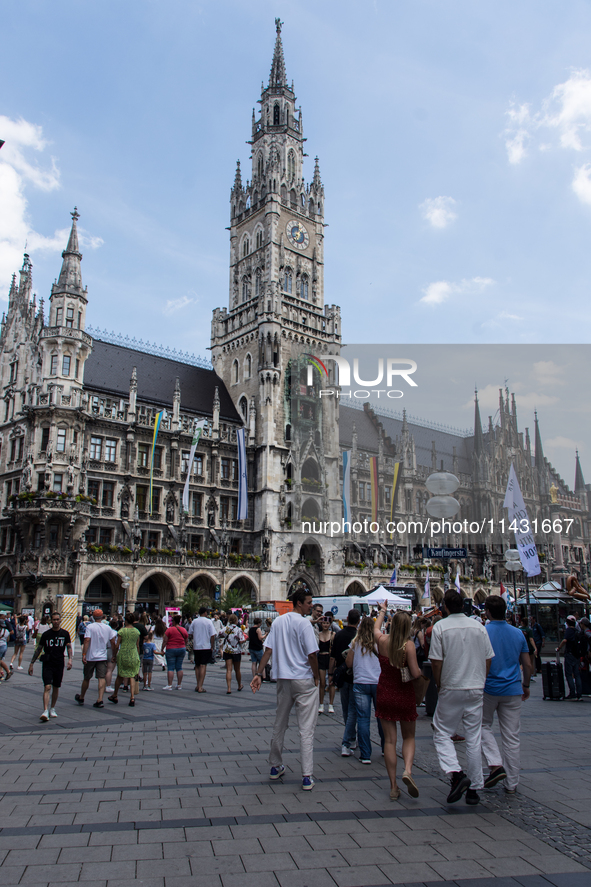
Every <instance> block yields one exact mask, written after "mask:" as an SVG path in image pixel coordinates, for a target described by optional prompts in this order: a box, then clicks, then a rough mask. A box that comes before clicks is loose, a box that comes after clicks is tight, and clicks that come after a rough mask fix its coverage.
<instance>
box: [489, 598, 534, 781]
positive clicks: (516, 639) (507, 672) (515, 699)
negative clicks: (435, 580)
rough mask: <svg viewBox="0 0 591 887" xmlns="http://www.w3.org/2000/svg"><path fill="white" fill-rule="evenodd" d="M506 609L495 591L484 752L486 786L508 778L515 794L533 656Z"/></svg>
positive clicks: (492, 606)
mask: <svg viewBox="0 0 591 887" xmlns="http://www.w3.org/2000/svg"><path fill="white" fill-rule="evenodd" d="M506 609H507V605H506V604H505V601H504V600H503V598H502V597H499V595H496V594H492V595H490V597H488V598H487V599H486V603H485V612H486V616H487V619H489V620H490V622H488V623H487V626H486V630H487V632H488V636H489V638H490V642H491V644H492V647H493V650H494V651H495V656H494V659H493V660H492V663H491V667H490V671H489V673H488V676H487V679H486V684H485V685H484V698H483V711H482V751H483V753H484V756H485V758H486V760H487V763H488V766H489V768H490V772H489V775H488V777H487V778H486V779H485V780H484V787H485V788H492V787H493V786H494V785H497V783H498V782H500V781H501V780H502V779H505V780H506V782H505V785H504V788H505V791H506V792H507V793H508V794H511V795H512V794H515V791H516V789H517V784H518V782H519V769H520V738H519V731H520V726H521V703H522V702H525V700H526V699H528V698H529V682H530V678H531V659H530V655H529V649H528V645H527V640H526V638H525V636H524V634H523V632H521V631H520V630H519V629H518V628H514V627H513V626H512V625H509V624H508V623H507V622H506V620H505V611H506ZM521 669H523V676H522V674H521ZM495 712H496V713H497V718H498V720H499V729H500V731H501V744H502V746H503V754H502V756H501V753H500V751H499V747H498V745H497V742H496V739H495V737H494V736H493V732H492V723H493V718H494V715H495Z"/></svg>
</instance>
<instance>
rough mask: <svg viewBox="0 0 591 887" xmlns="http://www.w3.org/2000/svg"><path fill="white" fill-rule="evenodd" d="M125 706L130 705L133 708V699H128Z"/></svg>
mask: <svg viewBox="0 0 591 887" xmlns="http://www.w3.org/2000/svg"><path fill="white" fill-rule="evenodd" d="M127 704H128V705H131V707H132V708H133V706H134V705H135V699H130V700H129V702H128V703H127Z"/></svg>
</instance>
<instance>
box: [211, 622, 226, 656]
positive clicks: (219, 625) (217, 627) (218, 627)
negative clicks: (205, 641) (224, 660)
mask: <svg viewBox="0 0 591 887" xmlns="http://www.w3.org/2000/svg"><path fill="white" fill-rule="evenodd" d="M211 624H212V625H213V629H214V631H215V636H216V640H215V641H214V645H213V651H214V656H215V655H216V653H217V658H218V659H220V658H221V656H222V638H220V635H221V633H222V632H223V630H224V623H223V622H222V620H221V619H220V615H219V613H216V614H215V615H214V617H213V619H212V620H211ZM216 646H217V647H218V649H217V651H216Z"/></svg>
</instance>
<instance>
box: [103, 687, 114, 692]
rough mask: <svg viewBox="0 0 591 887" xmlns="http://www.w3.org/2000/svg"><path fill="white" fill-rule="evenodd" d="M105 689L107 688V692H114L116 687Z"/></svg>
mask: <svg viewBox="0 0 591 887" xmlns="http://www.w3.org/2000/svg"><path fill="white" fill-rule="evenodd" d="M105 689H106V691H107V693H114V692H115V687H106V688H105Z"/></svg>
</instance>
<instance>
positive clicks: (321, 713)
mask: <svg viewBox="0 0 591 887" xmlns="http://www.w3.org/2000/svg"><path fill="white" fill-rule="evenodd" d="M318 714H319V715H323V714H324V706H323V705H319V706H318Z"/></svg>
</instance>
